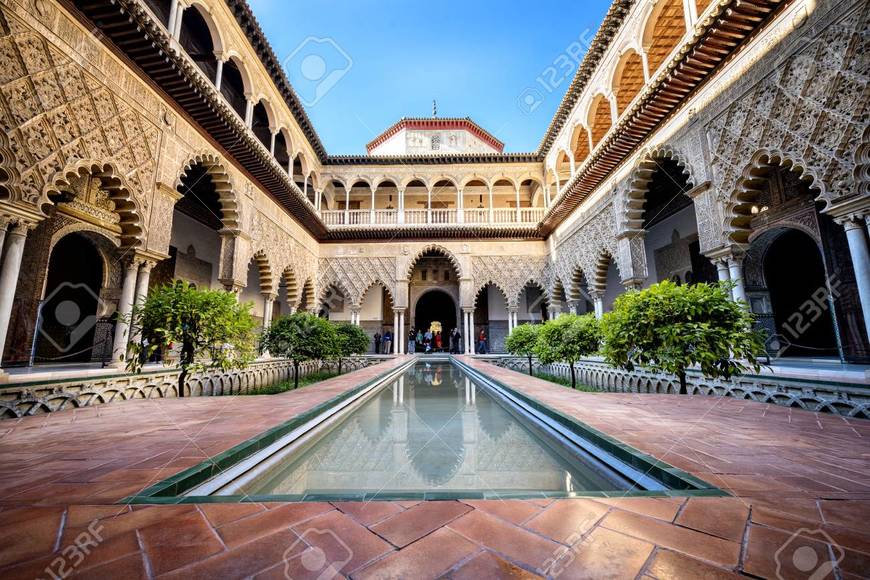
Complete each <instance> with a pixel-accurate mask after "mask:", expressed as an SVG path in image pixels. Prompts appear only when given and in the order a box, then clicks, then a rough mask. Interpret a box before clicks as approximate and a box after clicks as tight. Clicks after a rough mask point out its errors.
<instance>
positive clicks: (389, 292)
mask: <svg viewBox="0 0 870 580" xmlns="http://www.w3.org/2000/svg"><path fill="white" fill-rule="evenodd" d="M375 286H380V287H381V288H383V290H384V293H385V294H386V295H387V298H388V299H389V301H390V304H391V305H392V304H395V300H394V298H393V292H392V290H390V287H389V286H388V285H387V284H386V283H385V282H384V281H383V280H381V279H379V278H375V279H374V280H372V281H371V282H369V285H368V286H366V287H365V290H363V291H362V293H361V294H360V297H359V302H360V304H362V303H363V302H365V299H366V295H367V294H368V293H369V290H371V289H372V288H374V287H375Z"/></svg>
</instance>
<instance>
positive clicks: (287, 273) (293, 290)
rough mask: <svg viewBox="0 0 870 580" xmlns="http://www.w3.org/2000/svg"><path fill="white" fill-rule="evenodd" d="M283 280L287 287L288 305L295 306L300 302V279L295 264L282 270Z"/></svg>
mask: <svg viewBox="0 0 870 580" xmlns="http://www.w3.org/2000/svg"><path fill="white" fill-rule="evenodd" d="M281 281H283V282H284V287H285V288H286V289H287V306H290V307H295V306H296V305H297V304H298V303H299V298H300V295H299V291H300V289H299V281H298V279H297V277H296V272H295V270H294V269H293V266H287V267H286V268H284V270H283V271H282V272H281Z"/></svg>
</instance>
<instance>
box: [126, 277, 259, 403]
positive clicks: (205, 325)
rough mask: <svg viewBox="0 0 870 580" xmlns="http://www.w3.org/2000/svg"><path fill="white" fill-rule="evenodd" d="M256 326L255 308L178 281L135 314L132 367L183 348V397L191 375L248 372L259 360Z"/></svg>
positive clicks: (155, 293)
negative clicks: (208, 371) (212, 371)
mask: <svg viewBox="0 0 870 580" xmlns="http://www.w3.org/2000/svg"><path fill="white" fill-rule="evenodd" d="M255 326H256V322H255V320H254V318H253V317H252V316H251V305H250V304H239V302H238V301H237V300H236V297H235V295H233V294H230V293H229V292H224V291H223V290H198V289H196V288H195V287H193V286H191V285H190V284H188V283H187V282H183V281H177V282H174V283H172V284H167V285H165V286H161V287H159V288H155V289H153V290H152V291H151V292H150V293H149V294H148V297H147V298H146V299H145V301H144V303H142V304H137V305H135V306H134V308H133V313H132V315H131V331H132V332H131V336H137V337H139V338H138V340H137V341H136V342H135V343H134V344H133V345H131V350H132V354H133V356H131V358H130V359H129V360H128V361H127V366H128V368H129V369H130V370H132V371H134V372H139V371H141V369H142V364H143V362H144V361H146V360H147V359H148V358H150V357H151V355H152V354H154V352H156V351H157V350H158V349H160V350H161V352H164V353H166V352H169V351H170V349H171V348H172V347H173V346H177V347H179V348H180V356H179V361H178V364H179V366H180V367H181V374H180V375H179V382H178V391H179V396H184V386H185V381H186V379H187V376H188V375H189V374H190V373H191V372H196V371H202V370H205V369H209V368H219V369H221V370H230V369H233V368H243V367H244V366H246V365H247V364H248V363H250V362H251V361H252V360H253V359H254V358H255V356H256V333H255V332H254V328H255Z"/></svg>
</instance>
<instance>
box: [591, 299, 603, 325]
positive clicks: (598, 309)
mask: <svg viewBox="0 0 870 580" xmlns="http://www.w3.org/2000/svg"><path fill="white" fill-rule="evenodd" d="M592 303H593V304H594V305H595V318H597V319H599V320H601V317H602V316H604V297H603V296H593V298H592Z"/></svg>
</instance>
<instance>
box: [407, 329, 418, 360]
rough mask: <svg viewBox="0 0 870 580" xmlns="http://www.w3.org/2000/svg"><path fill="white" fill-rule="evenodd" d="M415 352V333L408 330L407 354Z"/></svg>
mask: <svg viewBox="0 0 870 580" xmlns="http://www.w3.org/2000/svg"><path fill="white" fill-rule="evenodd" d="M415 352H417V334H416V333H415V332H414V331H413V330H410V331H408V354H414V353H415Z"/></svg>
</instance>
